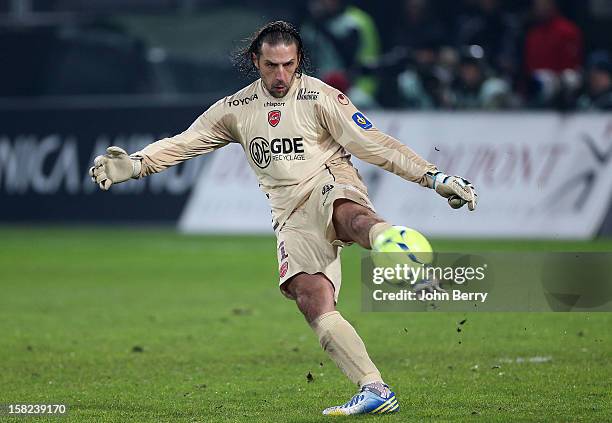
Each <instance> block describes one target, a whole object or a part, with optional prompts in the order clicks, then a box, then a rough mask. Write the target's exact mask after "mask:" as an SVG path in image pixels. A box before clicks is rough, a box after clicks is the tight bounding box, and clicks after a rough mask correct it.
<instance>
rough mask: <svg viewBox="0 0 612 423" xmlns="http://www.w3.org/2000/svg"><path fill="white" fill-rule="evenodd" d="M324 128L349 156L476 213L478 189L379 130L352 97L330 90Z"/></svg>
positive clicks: (323, 113)
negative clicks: (432, 190)
mask: <svg viewBox="0 0 612 423" xmlns="http://www.w3.org/2000/svg"><path fill="white" fill-rule="evenodd" d="M319 117H320V119H321V123H322V125H323V126H324V127H325V128H326V129H327V130H328V131H329V133H330V134H331V135H332V137H334V139H335V140H336V141H337V142H338V143H339V144H340V145H342V146H343V147H344V148H345V149H346V150H347V151H348V152H349V153H351V154H353V155H355V156H356V157H358V158H359V159H361V160H363V161H365V162H368V163H371V164H374V165H376V166H379V167H381V168H383V169H385V170H387V171H389V172H392V173H395V174H396V175H398V176H400V177H402V178H404V179H406V180H408V181H411V182H415V183H418V184H420V185H422V186H424V187H428V188H432V189H434V190H435V191H436V192H437V193H438V194H440V195H441V196H443V197H445V198H447V199H448V202H449V204H450V205H451V207H453V208H459V207H461V206H463V205H464V204H466V203H467V204H468V207H469V209H470V210H474V208H475V207H476V202H477V195H476V193H475V191H474V187H473V186H472V185H471V184H470V183H469V182H468V181H467V180H465V179H463V178H461V177H458V176H448V175H446V174H443V173H442V172H440V171H439V170H438V169H437V167H436V166H435V165H433V164H431V163H429V162H428V161H427V160H425V159H423V158H422V157H420V156H419V155H418V154H416V153H415V152H414V151H412V150H411V149H410V148H408V147H406V146H405V145H404V144H402V143H401V142H399V141H398V140H396V139H395V138H393V137H391V136H390V135H387V134H385V133H383V132H381V131H379V130H378V129H377V128H376V127H375V126H374V125H373V124H372V122H370V121H369V120H368V119H367V118H366V117H365V116H364V115H363V114H362V113H361V112H359V111H358V110H357V109H356V108H355V106H354V105H353V104H352V103H351V102H350V101H349V100H348V98H347V97H346V96H345V95H344V94H342V93H340V92H338V91H329V92H327V93H325V95H323V97H322V102H321V106H320V108H319Z"/></svg>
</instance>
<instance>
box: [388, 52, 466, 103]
mask: <svg viewBox="0 0 612 423" xmlns="http://www.w3.org/2000/svg"><path fill="white" fill-rule="evenodd" d="M447 50H448V49H447ZM447 50H437V49H436V48H434V47H433V46H428V45H422V46H420V47H419V48H418V49H416V50H415V51H414V52H413V53H414V54H412V55H411V56H410V59H409V62H408V66H407V67H406V68H405V69H404V70H403V71H402V72H401V73H400V74H399V75H398V77H397V86H398V92H399V97H400V99H399V106H401V107H406V108H410V109H420V110H426V109H435V108H444V107H448V106H449V105H450V101H449V95H448V87H449V85H450V83H451V81H452V68H453V67H454V64H455V63H454V62H453V61H452V60H451V62H453V63H450V64H449V66H445V61H444V60H443V56H444V55H443V54H442V53H441V52H443V51H447ZM451 51H454V50H451ZM451 55H452V54H451Z"/></svg>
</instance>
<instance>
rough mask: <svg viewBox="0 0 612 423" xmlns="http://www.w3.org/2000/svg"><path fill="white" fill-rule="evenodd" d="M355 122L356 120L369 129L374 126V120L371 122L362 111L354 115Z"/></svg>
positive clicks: (363, 127)
mask: <svg viewBox="0 0 612 423" xmlns="http://www.w3.org/2000/svg"><path fill="white" fill-rule="evenodd" d="M353 122H355V123H356V124H357V126H359V127H360V128H361V129H366V130H367V129H370V128H371V127H372V122H370V121H369V120H368V118H367V117H365V116H364V114H363V113H361V112H357V113H355V114H354V115H353Z"/></svg>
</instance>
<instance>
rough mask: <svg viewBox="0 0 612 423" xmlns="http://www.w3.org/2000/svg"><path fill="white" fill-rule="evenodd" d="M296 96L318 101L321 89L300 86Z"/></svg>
mask: <svg viewBox="0 0 612 423" xmlns="http://www.w3.org/2000/svg"><path fill="white" fill-rule="evenodd" d="M296 98H297V100H306V101H316V100H318V99H319V91H314V90H311V91H309V90H307V89H306V88H300V89H299V90H298V93H297V97H296Z"/></svg>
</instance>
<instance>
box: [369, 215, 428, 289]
mask: <svg viewBox="0 0 612 423" xmlns="http://www.w3.org/2000/svg"><path fill="white" fill-rule="evenodd" d="M371 257H372V261H373V264H374V266H376V267H391V268H395V267H397V265H400V266H402V267H403V266H404V265H406V266H408V267H412V268H417V267H423V266H427V265H429V264H431V262H432V261H433V250H432V248H431V244H429V241H427V238H425V236H423V234H421V233H420V232H418V231H415V230H414V229H410V228H407V227H405V226H393V227H392V228H390V229H387V230H386V231H385V232H383V233H382V234H380V235H379V236H378V237H377V238H376V240H374V244H373V245H372V253H371ZM387 281H388V282H391V283H396V284H397V283H400V282H404V281H403V280H389V279H387Z"/></svg>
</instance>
